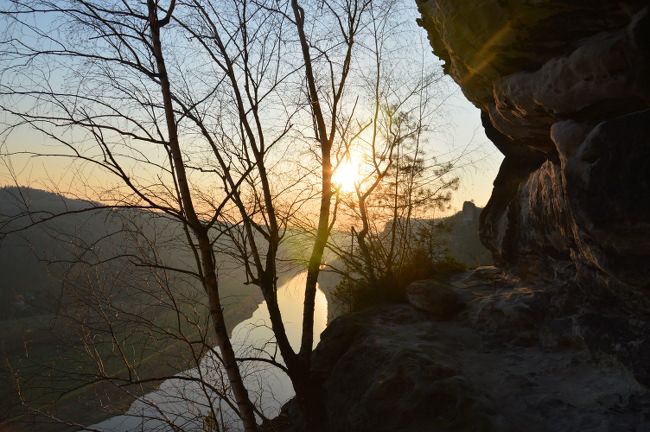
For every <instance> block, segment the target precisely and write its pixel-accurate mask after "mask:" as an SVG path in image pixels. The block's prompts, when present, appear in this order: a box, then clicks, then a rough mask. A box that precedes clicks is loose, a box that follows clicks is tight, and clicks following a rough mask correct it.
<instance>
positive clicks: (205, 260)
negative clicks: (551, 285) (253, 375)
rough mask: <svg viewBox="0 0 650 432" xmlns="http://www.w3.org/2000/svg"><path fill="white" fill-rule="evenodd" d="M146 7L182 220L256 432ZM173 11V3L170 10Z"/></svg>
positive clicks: (153, 12) (231, 373)
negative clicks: (196, 244)
mask: <svg viewBox="0 0 650 432" xmlns="http://www.w3.org/2000/svg"><path fill="white" fill-rule="evenodd" d="M147 6H148V10H149V24H150V29H151V39H152V49H153V54H154V56H155V58H156V66H157V69H158V75H159V79H160V87H161V91H162V96H163V104H164V109H165V120H166V122H167V132H168V135H169V147H170V151H171V153H172V160H173V164H174V167H173V168H174V172H175V175H176V181H177V183H178V189H179V194H180V198H181V203H182V207H183V211H184V213H185V218H186V219H187V221H188V224H189V226H190V228H191V229H192V232H193V233H194V235H195V236H196V237H197V240H198V242H199V250H200V258H201V263H200V265H201V267H202V269H203V286H204V288H205V291H206V293H207V295H208V301H209V306H210V316H211V318H212V322H213V325H214V331H215V336H216V339H217V345H218V346H219V350H220V351H221V357H222V360H223V365H224V367H225V369H226V374H227V376H228V380H229V382H230V387H231V390H232V392H233V395H234V396H235V401H236V403H237V407H238V409H239V417H240V418H241V419H242V422H243V424H244V430H245V431H246V432H257V421H256V419H255V413H254V411H253V405H252V403H251V401H250V398H249V397H248V391H247V390H246V387H245V386H244V382H243V380H242V378H241V373H240V371H239V367H238V365H237V360H236V358H235V352H234V350H233V348H232V344H231V343H230V339H229V338H228V332H227V330H226V323H225V321H224V318H223V310H222V309H221V300H220V298H219V285H218V280H217V275H216V271H215V262H214V255H213V251H212V247H211V245H210V239H209V237H208V234H207V232H206V230H205V228H204V227H203V225H202V224H201V221H200V220H199V218H198V215H197V213H196V211H195V209H194V205H193V202H192V196H191V194H190V188H189V183H188V181H187V176H186V173H185V166H184V164H183V156H182V153H181V150H180V144H179V141H178V131H177V127H176V119H175V117H174V110H173V104H172V96H171V88H170V84H169V77H168V75H167V69H166V66H165V60H164V56H163V51H162V45H161V41H160V28H161V26H162V25H164V24H161V23H160V22H159V21H158V14H157V5H156V2H155V1H154V0H148V2H147ZM172 7H173V3H172V6H170V8H172ZM170 15H171V10H170V11H169V13H168V17H166V18H165V21H167V22H169V16H170Z"/></svg>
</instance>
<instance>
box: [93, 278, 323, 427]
mask: <svg viewBox="0 0 650 432" xmlns="http://www.w3.org/2000/svg"><path fill="white" fill-rule="evenodd" d="M305 278H306V273H305V272H303V273H299V274H298V275H296V276H294V277H292V278H290V279H289V280H288V281H286V282H285V283H283V284H282V285H281V286H280V288H279V289H278V302H279V304H280V310H281V311H282V317H283V321H284V323H285V327H286V330H287V336H288V337H289V341H290V342H291V344H292V346H293V347H294V350H295V349H297V348H298V347H299V344H300V335H301V325H302V307H303V299H304V287H305ZM326 325H327V300H326V299H325V295H324V294H323V293H322V292H321V291H320V289H319V290H318V292H317V294H316V309H315V314H314V335H315V341H314V345H316V343H317V342H318V336H319V335H320V333H321V332H322V331H323V330H324V329H325V326H326ZM232 343H233V347H234V348H235V350H236V352H237V353H238V356H241V357H246V356H251V355H257V354H258V351H257V350H260V349H264V348H267V349H271V350H272V349H273V348H274V344H273V332H272V331H271V329H270V320H269V315H268V311H267V308H266V303H265V302H263V303H261V304H260V305H259V306H258V308H257V309H256V310H255V312H254V313H253V315H252V316H251V317H250V318H249V319H247V320H245V321H243V322H241V323H240V324H238V325H237V326H236V327H235V328H234V329H233V332H232ZM278 357H279V354H278ZM217 366H218V361H217V360H216V358H215V356H214V355H212V354H209V355H206V356H205V357H204V358H203V360H202V361H201V366H200V368H194V369H190V370H186V371H184V372H182V373H180V374H178V375H176V378H174V379H169V380H166V381H164V382H162V383H161V385H160V387H159V388H158V389H157V390H155V391H153V392H150V393H147V394H146V395H144V396H142V397H140V398H138V399H137V400H135V401H134V402H133V403H132V404H131V406H130V408H129V409H128V411H127V412H126V413H125V414H123V415H120V416H116V417H111V418H109V419H107V420H104V421H102V422H101V423H97V424H95V425H92V426H89V427H88V430H98V431H104V432H126V431H133V432H135V431H143V432H153V431H156V432H159V431H160V432H166V431H171V432H177V431H179V430H182V431H205V430H208V431H210V428H209V426H208V424H209V423H210V422H211V419H206V417H205V416H206V413H208V412H210V406H211V405H212V406H214V407H218V408H219V409H218V412H219V413H220V416H219V417H220V418H219V419H218V421H219V423H223V424H224V425H226V426H227V427H228V428H227V429H226V430H228V431H232V432H234V431H238V430H240V429H239V427H238V425H237V423H238V422H237V419H236V418H235V416H234V412H233V411H232V409H230V408H229V407H228V406H227V405H226V404H225V403H223V401H221V399H220V398H219V397H217V396H216V393H215V392H214V391H213V389H209V388H207V386H205V385H201V384H200V383H199V382H197V380H195V378H200V381H203V382H206V383H209V384H210V385H214V384H215V383H217V385H218V383H221V382H223V380H222V379H221V377H220V376H219V375H220V373H221V372H222V370H221V369H220V368H218V367H217ZM242 374H243V375H244V381H245V383H246V386H247V388H248V389H249V392H250V395H251V399H252V400H253V401H254V402H255V403H256V406H258V407H261V408H262V410H263V412H264V415H265V416H267V417H269V418H272V417H274V416H275V415H277V413H278V412H279V410H280V407H281V406H282V405H283V404H284V403H285V402H286V401H287V400H289V399H290V398H291V397H292V396H293V394H294V393H293V388H292V387H291V382H290V381H289V379H288V377H287V376H286V375H285V374H284V373H282V372H281V371H280V370H279V369H277V368H276V367H274V366H271V365H269V364H267V363H261V362H245V363H243V364H242ZM224 380H225V378H224ZM217 390H220V389H217ZM215 411H217V410H215ZM172 424H173V426H172ZM212 430H217V429H212Z"/></svg>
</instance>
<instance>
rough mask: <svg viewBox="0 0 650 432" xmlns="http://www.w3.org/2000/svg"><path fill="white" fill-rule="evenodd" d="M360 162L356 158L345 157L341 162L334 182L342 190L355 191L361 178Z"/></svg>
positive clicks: (335, 172)
mask: <svg viewBox="0 0 650 432" xmlns="http://www.w3.org/2000/svg"><path fill="white" fill-rule="evenodd" d="M360 177H361V175H360V172H359V162H358V161H357V160H356V159H355V158H349V157H348V158H345V159H344V160H342V161H341V162H339V164H338V166H337V167H336V170H335V171H334V174H333V175H332V183H334V186H335V187H336V188H337V189H338V190H339V191H341V192H345V193H350V192H354V191H355V190H356V188H357V186H358V183H359V180H360Z"/></svg>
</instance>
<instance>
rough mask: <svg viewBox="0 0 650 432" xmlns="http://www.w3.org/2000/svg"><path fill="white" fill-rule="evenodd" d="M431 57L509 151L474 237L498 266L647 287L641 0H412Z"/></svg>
mask: <svg viewBox="0 0 650 432" xmlns="http://www.w3.org/2000/svg"><path fill="white" fill-rule="evenodd" d="M418 4H419V8H420V11H421V13H422V19H421V22H420V23H421V25H422V26H423V27H424V28H426V29H427V31H428V33H429V38H430V41H431V44H432V46H433V50H434V52H435V54H436V55H438V56H439V57H440V58H442V59H443V60H444V61H445V70H446V72H447V73H448V74H449V75H450V76H451V77H452V78H453V79H454V80H456V81H457V82H458V83H459V85H460V86H461V88H462V89H463V92H464V93H465V95H466V96H467V98H468V99H469V100H470V101H472V102H473V103H474V104H476V106H478V107H479V108H480V109H481V110H482V116H483V123H484V126H485V129H486V132H487V135H488V137H489V138H490V139H491V140H492V141H493V142H494V144H495V145H496V146H497V147H498V148H499V150H500V151H501V152H502V153H503V154H504V155H505V159H504V162H503V165H502V166H501V169H500V171H499V174H498V177H497V179H496V180H495V183H494V191H493V194H492V197H491V199H490V201H489V203H488V205H487V207H486V209H485V211H484V212H483V214H482V223H481V235H482V239H483V241H484V243H485V244H486V245H487V246H488V247H489V248H490V249H491V250H492V252H493V254H494V255H495V258H496V259H497V260H498V262H499V263H500V264H501V265H504V266H508V267H510V268H511V269H513V270H516V271H518V272H519V273H520V274H522V275H526V274H529V275H538V276H539V275H545V276H547V277H550V278H553V277H556V276H558V275H561V276H563V277H565V276H569V275H572V274H574V273H576V272H577V274H578V279H579V280H580V281H581V282H582V284H583V285H585V284H586V285H590V286H591V287H592V288H593V289H594V290H595V289H597V288H604V289H605V290H609V291H614V292H616V293H617V294H619V295H621V296H630V297H632V298H634V300H635V301H643V300H639V299H643V298H645V297H647V294H648V290H649V289H650V267H649V266H647V265H645V262H646V261H647V259H648V258H649V257H650V11H649V6H648V3H647V1H634V0H631V1H616V2H614V1H581V0H578V1H572V2H565V1H553V0H545V1H533V0H510V1H502V0H476V1H475V0H471V1H470V0H420V1H419V2H418Z"/></svg>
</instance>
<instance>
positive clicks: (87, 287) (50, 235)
mask: <svg viewBox="0 0 650 432" xmlns="http://www.w3.org/2000/svg"><path fill="white" fill-rule="evenodd" d="M98 206H101V205H100V204H98V203H95V202H91V201H84V200H76V199H69V198H66V197H64V196H61V195H58V194H55V193H50V192H46V191H42V190H37V189H31V188H24V187H21V188H15V187H10V188H1V189H0V275H1V277H0V357H1V358H0V430H3V427H4V426H7V424H4V423H3V422H4V421H5V420H6V419H8V418H12V417H14V416H16V415H18V414H20V413H21V412H23V411H22V409H21V408H20V406H19V403H18V399H17V397H16V391H15V388H14V386H15V380H14V376H15V374H16V373H18V374H19V376H20V381H21V383H22V386H23V388H22V390H23V392H24V395H26V396H27V397H28V398H29V399H31V400H33V401H35V402H33V403H35V404H37V405H38V404H42V403H47V402H49V401H51V400H53V399H52V398H54V397H56V396H57V394H56V392H55V391H54V390H56V389H59V390H65V389H66V388H68V387H74V386H76V385H78V384H80V383H79V382H78V381H74V380H72V379H70V378H69V377H68V376H66V374H65V370H67V369H69V368H71V367H72V366H71V365H77V366H75V367H76V368H79V367H82V368H85V367H91V366H88V364H87V363H84V362H87V360H88V359H87V358H86V357H87V355H86V353H85V347H84V346H83V344H82V343H81V342H80V338H79V335H80V330H81V327H79V326H76V325H75V322H76V320H78V321H85V322H87V323H88V322H90V323H91V324H92V325H94V323H93V321H92V320H97V321H98V323H97V325H98V327H97V328H98V329H100V330H99V331H98V334H101V326H106V325H113V326H114V330H115V331H116V332H117V337H118V339H119V338H122V339H123V340H125V341H126V342H125V343H128V344H129V346H130V348H129V349H131V350H132V354H130V355H131V356H132V357H133V359H134V360H133V361H134V362H136V363H137V364H138V365H139V369H140V372H141V373H143V374H145V376H146V375H153V376H157V375H161V374H166V373H174V372H176V371H177V370H178V369H184V368H185V366H184V364H185V363H184V362H187V361H188V359H187V358H186V357H184V356H186V355H188V354H187V349H186V348H181V347H180V346H178V344H179V343H180V341H179V340H175V339H174V337H173V336H168V337H166V336H165V333H161V334H158V335H156V334H155V331H154V334H153V335H151V334H149V335H147V333H146V331H145V330H146V329H144V327H142V325H143V323H146V320H150V322H151V323H153V324H154V325H155V326H159V328H160V329H164V328H166V327H168V326H170V327H171V328H172V329H174V328H175V327H176V320H177V315H176V310H175V308H177V309H178V310H179V311H180V313H181V315H182V316H187V317H189V318H190V319H194V320H198V321H196V322H198V323H201V322H202V321H205V320H207V306H206V303H207V299H206V298H205V294H204V293H203V289H202V287H201V286H200V283H199V282H198V280H196V279H195V278H192V277H190V276H188V275H187V274H183V273H177V272H170V271H163V270H161V269H152V268H148V267H141V266H136V265H134V262H138V260H137V258H136V257H145V258H146V259H147V261H148V262H155V263H157V264H160V265H161V266H166V267H171V268H176V269H182V270H187V271H193V270H194V264H193V254H192V252H191V250H190V249H189V248H188V246H187V244H186V239H185V234H184V232H183V231H182V229H181V227H180V226H179V224H178V223H177V222H175V221H173V220H171V219H170V218H169V217H166V216H164V215H161V214H158V213H154V212H151V211H146V210H138V209H110V208H97V207H98ZM64 212H67V213H68V214H65V215H64V216H61V217H56V215H58V214H61V213H64ZM34 223H36V224H34ZM22 228H25V229H22ZM7 232H11V234H8V235H3V233H7ZM218 261H219V277H220V293H221V297H222V299H223V304H224V314H225V317H226V322H227V323H228V327H229V328H230V329H232V328H234V326H235V325H237V324H238V323H239V322H241V321H242V320H244V319H246V318H248V317H249V316H250V314H251V313H252V312H253V311H254V310H255V308H256V307H257V305H258V304H259V303H260V302H261V301H262V298H261V297H262V296H261V293H260V291H259V288H258V287H256V286H253V285H247V284H246V283H245V282H246V281H245V278H244V275H243V272H241V270H240V267H239V265H238V263H237V262H235V261H234V260H233V259H230V258H228V257H227V256H219V257H218ZM109 303H110V306H111V307H110V308H109ZM174 304H176V306H174ZM118 311H121V312H118ZM104 312H107V313H111V314H118V313H119V316H117V315H116V316H115V317H114V318H111V319H110V320H107V319H106V317H104V318H103V319H100V318H101V317H100V316H98V315H101V314H102V313H104ZM130 314H132V315H130ZM130 316H132V318H129V317H130ZM138 326H139V327H138ZM197 328H198V327H197ZM200 328H206V327H205V325H203V324H201V326H200ZM208 328H209V327H208ZM174 331H178V330H174ZM183 331H185V332H189V333H187V334H188V335H191V331H190V330H183ZM209 334H211V333H209ZM92 337H95V336H92ZM97 337H100V336H97ZM105 346H106V349H107V350H108V351H107V352H106V355H107V358H108V359H109V360H110V359H111V355H112V354H111V351H110V350H111V349H112V348H111V344H108V345H105ZM175 346H176V347H177V348H175ZM116 364H119V362H117V363H116ZM106 367H107V368H108V369H109V370H110V368H111V364H110V361H109V363H107V364H106ZM43 389H48V391H49V393H47V394H44V393H43ZM136 393H137V391H136ZM111 397H115V398H117V397H124V396H123V395H122V396H118V395H117V393H115V394H113V395H112V396H111ZM96 398H97V396H96V395H95V394H94V390H93V388H84V389H83V390H80V391H77V392H75V395H74V397H66V398H63V399H61V400H60V401H59V402H58V403H57V409H59V410H62V412H65V413H66V415H67V416H69V417H71V418H75V417H77V420H78V421H80V422H82V423H84V422H87V423H88V424H89V423H94V422H96V421H98V420H99V419H101V418H102V413H101V411H99V410H96V412H93V411H92V410H88V409H86V408H83V407H84V406H85V407H89V406H90V407H92V404H93V402H92V401H93V400H95V399H96ZM82 401H83V404H82V403H81V402H82ZM126 402H128V401H125V402H124V403H126ZM118 405H119V403H117V402H116V405H115V406H118ZM8 427H9V428H10V429H11V430H17V431H18V430H23V429H20V428H19V427H18V426H17V425H15V424H12V425H11V426H8ZM29 429H30V428H29V427H26V429H25V430H29ZM54 429H56V428H54ZM39 430H40V429H39ZM43 430H45V429H43Z"/></svg>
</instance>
